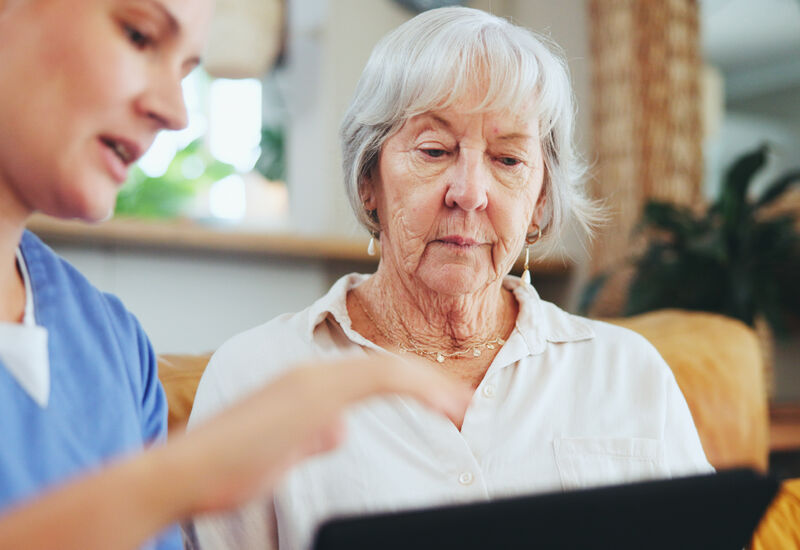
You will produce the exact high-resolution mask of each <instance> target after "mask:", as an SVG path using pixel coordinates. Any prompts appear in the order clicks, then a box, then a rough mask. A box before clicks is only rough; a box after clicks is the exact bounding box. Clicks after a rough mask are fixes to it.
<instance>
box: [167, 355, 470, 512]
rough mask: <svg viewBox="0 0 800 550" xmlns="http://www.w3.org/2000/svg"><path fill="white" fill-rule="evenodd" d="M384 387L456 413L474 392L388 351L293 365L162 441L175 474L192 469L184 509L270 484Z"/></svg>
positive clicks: (217, 506) (230, 500)
mask: <svg viewBox="0 0 800 550" xmlns="http://www.w3.org/2000/svg"><path fill="white" fill-rule="evenodd" d="M380 394H404V395H408V396H411V397H415V398H417V399H419V400H420V401H422V402H423V403H424V404H426V405H427V406H429V407H431V408H432V409H434V410H437V411H439V412H441V413H443V414H445V415H447V416H448V417H449V418H451V419H452V420H454V421H459V420H460V419H461V418H463V415H464V411H465V410H466V407H467V405H468V404H469V401H470V399H471V397H472V391H471V390H470V389H469V388H467V387H466V386H462V385H461V384H458V383H456V382H453V381H452V380H450V379H448V378H446V377H445V375H444V374H442V373H441V372H439V371H437V370H436V369H435V368H434V367H432V366H430V364H429V363H421V362H417V361H403V360H400V359H399V358H395V357H391V356H386V355H381V356H370V357H368V358H353V359H342V360H339V361H335V362H327V363H319V364H308V365H303V366H299V367H296V368H293V369H292V370H291V371H289V372H288V373H286V374H284V375H283V376H281V377H279V378H277V379H276V380H274V381H273V382H272V383H270V384H268V385H267V386H265V387H264V388H262V389H260V390H258V391H257V392H256V393H254V394H253V395H251V396H249V397H248V398H247V399H245V400H243V401H242V402H240V403H238V404H236V405H235V406H234V407H232V408H231V409H228V410H227V411H225V412H223V413H221V414H220V415H219V416H217V417H216V418H214V419H212V420H210V421H209V422H207V423H206V424H204V425H202V426H200V427H199V428H198V429H197V430H196V431H193V432H191V433H189V434H188V435H184V436H180V437H179V438H178V439H176V440H174V441H173V442H172V443H171V444H170V445H169V446H168V447H169V449H165V451H166V450H169V451H170V452H171V455H172V458H173V462H172V463H173V465H174V468H175V471H176V474H178V475H181V474H184V475H185V474H187V473H190V472H191V475H189V476H188V480H191V481H190V482H189V483H188V487H187V490H188V491H190V493H189V494H194V495H195V497H194V499H193V500H192V502H191V504H190V506H191V508H190V509H189V510H186V513H187V514H196V513H202V512H211V511H218V510H222V509H227V508H230V507H233V506H236V505H239V504H243V503H245V502H246V501H248V500H250V499H252V498H254V497H256V496H258V495H259V494H263V493H265V492H268V491H269V490H271V489H272V488H273V486H274V484H275V483H276V482H277V481H278V479H279V478H280V476H281V475H282V474H284V473H285V472H286V471H287V470H288V469H289V468H290V467H291V466H293V465H294V464H296V463H297V462H299V461H301V460H302V459H303V458H305V457H307V456H309V455H312V454H315V453H318V452H322V451H326V450H330V449H332V448H334V447H336V446H337V445H338V444H339V443H340V442H341V441H342V439H343V438H344V426H343V423H342V421H341V412H342V411H343V409H344V408H345V407H347V406H348V405H350V404H352V403H354V402H356V401H359V400H362V399H364V398H367V397H370V396H373V395H380ZM188 480H187V481H188Z"/></svg>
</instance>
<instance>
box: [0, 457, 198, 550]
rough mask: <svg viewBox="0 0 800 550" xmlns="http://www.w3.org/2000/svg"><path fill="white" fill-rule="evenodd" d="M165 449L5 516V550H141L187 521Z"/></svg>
mask: <svg viewBox="0 0 800 550" xmlns="http://www.w3.org/2000/svg"><path fill="white" fill-rule="evenodd" d="M163 451H164V450H163V449H162V448H158V449H153V450H150V451H148V452H146V453H144V454H141V455H138V456H136V457H134V458H129V459H125V460H122V461H120V462H118V463H116V464H113V465H111V466H109V467H107V468H104V469H102V470H100V471H98V472H95V473H92V474H90V475H88V476H86V477H81V478H78V479H75V480H73V481H70V482H68V483H66V484H65V485H63V486H61V487H59V488H57V489H55V490H53V491H51V492H49V493H46V494H44V495H42V496H41V497H38V498H35V499H34V500H32V501H30V502H27V503H25V504H23V505H22V506H20V507H18V508H15V509H13V510H11V511H10V512H9V513H7V514H6V515H3V516H0V548H25V549H27V550H37V549H43V550H44V549H48V550H50V549H52V548H59V549H62V550H72V549H75V550H92V549H103V550H116V549H127V548H131V549H133V548H138V547H139V546H141V545H142V544H143V543H144V542H145V541H147V540H148V539H149V538H151V537H152V536H153V534H154V533H157V532H158V531H160V530H162V529H163V528H165V527H167V526H168V525H169V524H171V523H174V522H175V521H176V520H178V519H179V518H181V517H182V516H183V515H184V509H185V504H184V503H183V499H182V498H181V495H180V493H179V492H178V491H179V490H180V488H179V485H180V478H179V477H176V474H177V473H178V472H176V471H175V468H172V467H171V466H170V462H171V461H170V459H169V456H168V453H165V452H163Z"/></svg>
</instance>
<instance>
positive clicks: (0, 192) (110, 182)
mask: <svg viewBox="0 0 800 550" xmlns="http://www.w3.org/2000/svg"><path fill="white" fill-rule="evenodd" d="M212 12H213V2H212V0H81V1H80V2H76V1H74V0H0V36H2V37H3V38H2V40H0V441H2V445H1V446H0V517H1V518H2V519H0V547H2V548H6V547H9V548H11V547H25V548H33V547H36V543H37V542H38V543H39V544H41V545H42V546H43V547H53V546H58V547H59V548H68V547H70V545H71V544H72V545H73V546H74V547H76V548H90V547H98V548H113V547H135V546H136V545H138V544H141V543H143V542H144V541H145V540H147V539H148V538H149V537H150V536H152V535H153V534H154V533H156V532H158V531H159V530H161V529H165V528H166V530H165V531H163V532H162V533H161V535H159V536H157V537H156V538H155V539H153V540H151V542H150V543H149V545H148V547H151V548H159V549H172V548H181V547H182V542H181V540H180V535H179V533H178V532H177V530H176V529H174V528H171V529H170V528H167V526H168V525H169V524H170V523H172V522H174V521H175V520H177V519H180V518H183V517H186V516H188V515H191V514H193V513H196V512H198V511H211V510H218V509H220V508H224V507H227V506H231V505H234V504H238V503H241V502H243V501H244V499H247V498H249V497H251V496H254V495H255V494H256V493H257V491H258V490H260V489H263V488H264V487H269V486H270V485H271V483H272V482H274V480H275V479H276V478H277V476H278V475H279V474H280V473H281V472H282V471H284V470H285V469H286V468H287V467H288V466H289V465H291V464H293V463H294V462H296V461H297V460H299V459H301V458H302V457H304V456H306V455H307V454H309V453H311V452H316V451H318V450H321V449H326V448H330V447H331V446H333V445H335V444H336V442H338V440H339V439H340V438H341V429H340V425H339V424H338V422H337V421H336V418H337V413H338V412H339V411H340V410H341V409H342V408H343V407H344V406H346V405H347V404H348V403H350V402H351V401H353V400H356V399H360V398H363V397H365V396H367V395H370V394H373V393H376V392H381V393H386V392H404V393H410V394H412V395H416V396H417V397H419V398H421V399H423V400H424V401H426V402H427V403H429V404H431V405H432V406H435V407H437V408H438V409H440V410H442V411H443V412H446V413H449V414H457V413H458V412H459V411H458V409H459V408H461V411H460V412H463V407H465V406H466V400H467V399H468V393H466V392H463V391H461V388H456V387H455V386H453V385H451V384H449V383H448V382H447V381H446V380H444V379H443V378H441V377H439V376H436V375H435V373H433V372H432V371H431V370H427V369H426V368H424V367H418V366H413V365H412V366H409V365H407V364H403V365H400V364H396V363H392V364H389V363H386V360H385V359H382V360H381V363H382V364H378V363H376V362H375V361H373V360H367V361H359V362H355V361H344V362H339V363H336V364H330V365H325V366H324V368H323V367H322V366H320V365H317V366H312V365H309V366H308V368H306V369H300V371H299V374H295V373H293V374H291V375H288V376H286V377H284V378H282V379H280V380H278V381H276V382H275V384H274V385H273V386H270V387H268V388H264V389H262V390H261V391H259V392H257V393H256V394H255V395H254V396H253V397H252V398H251V399H250V400H249V401H248V402H246V403H243V404H242V405H239V406H238V407H237V408H236V409H235V410H232V411H230V412H229V413H227V415H223V416H222V417H221V418H218V419H217V420H216V421H214V422H211V423H210V424H209V425H208V426H207V427H206V429H205V430H200V431H198V432H196V433H193V434H192V435H191V436H188V437H186V436H184V437H183V438H182V439H180V440H178V441H176V442H174V444H171V445H167V446H165V447H161V448H158V449H154V450H151V451H149V452H146V453H144V454H139V455H138V456H136V455H137V453H138V452H139V451H140V450H141V449H142V448H144V447H145V446H148V445H150V444H151V443H153V442H157V441H159V440H162V439H164V437H165V435H166V412H167V403H166V399H165V397H164V392H163V389H162V388H161V386H160V383H159V381H158V375H157V370H156V358H155V354H154V352H153V350H152V348H151V346H150V343H149V341H148V339H147V337H146V335H145V334H144V332H143V330H142V328H141V327H140V326H139V324H138V322H137V321H136V319H135V318H134V317H133V316H132V315H131V314H130V313H129V312H128V311H127V310H126V309H125V307H124V306H123V305H122V304H121V302H120V301H119V300H118V299H116V298H115V297H113V296H111V295H108V294H104V293H102V292H100V291H98V290H97V289H96V288H94V287H93V286H92V285H91V284H90V283H89V282H88V281H87V280H86V279H85V278H84V277H83V276H82V275H81V274H80V273H79V272H78V271H77V270H75V269H74V268H73V267H72V266H71V265H69V264H68V263H67V262H66V261H65V260H63V259H61V258H59V257H58V256H57V255H56V254H54V253H53V251H52V250H50V249H49V248H48V247H47V246H46V245H44V244H43V243H42V242H41V241H40V240H39V239H38V238H37V237H36V236H34V235H33V234H31V233H29V232H27V231H26V230H25V223H26V221H27V219H28V217H29V216H30V215H31V214H32V213H34V212H43V213H45V214H49V215H51V216H55V217H59V218H78V219H81V220H85V221H89V222H96V221H100V220H103V219H105V218H107V217H108V216H110V214H111V213H112V211H113V207H114V204H115V200H116V195H117V191H118V190H119V188H120V186H121V185H122V184H123V183H124V182H125V180H126V179H127V175H128V170H129V168H130V167H131V165H132V164H133V163H134V162H135V161H136V160H138V159H139V158H140V157H141V156H142V155H143V154H144V152H145V151H146V150H147V149H148V147H149V146H150V145H151V144H152V142H153V140H154V139H155V136H156V134H157V133H158V132H159V131H161V130H163V129H170V130H174V129H179V128H182V127H184V126H185V125H186V109H185V106H184V103H183V97H182V91H181V81H182V79H183V78H184V77H185V76H186V75H187V74H188V73H189V72H190V71H191V70H192V69H193V68H194V67H195V66H197V64H198V63H199V62H200V54H201V52H202V48H203V43H204V40H205V36H206V32H207V28H208V25H209V22H210V19H211V16H212ZM409 369H410V370H411V372H413V373H414V376H412V377H409V376H408V370H409ZM301 410H302V411H303V416H302V418H297V411H301ZM119 456H127V457H129V458H127V459H124V460H121V461H117V462H115V463H114V465H112V466H111V467H108V468H107V469H103V468H104V467H106V466H105V465H106V464H107V463H108V461H109V460H111V459H113V458H115V457H119ZM130 457H135V458H130ZM87 470H90V471H92V472H94V473H93V474H91V475H90V476H89V477H86V478H82V479H78V480H77V481H75V479H76V476H80V475H82V474H84V472H86V471H87ZM66 480H73V481H71V482H70V483H67V484H66V485H63V483H64V482H65V481H66ZM51 486H59V487H60V489H57V490H56V491H55V492H53V493H50V494H49V495H48V496H45V497H44V498H42V497H41V494H42V492H43V491H45V490H47V489H48V488H50V487H51ZM36 498H39V499H40V500H38V501H33V500H32V499H36ZM36 526H40V527H41V526H48V527H47V528H35V527H36ZM32 527H34V528H32ZM4 537H5V538H4ZM15 537H16V538H15ZM37 537H38V538H37ZM71 541H72V542H71Z"/></svg>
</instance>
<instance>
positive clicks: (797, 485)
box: [750, 479, 800, 550]
mask: <svg viewBox="0 0 800 550" xmlns="http://www.w3.org/2000/svg"><path fill="white" fill-rule="evenodd" d="M790 548H800V479H791V480H788V481H784V482H783V484H782V485H781V491H780V493H778V496H777V497H776V498H775V500H774V501H773V503H772V505H771V506H770V507H769V509H768V510H767V513H766V514H765V515H764V518H763V519H762V520H761V523H760V524H759V526H758V529H757V530H756V532H755V535H753V541H752V543H751V545H750V549H751V550H777V549H780V550H788V549H790Z"/></svg>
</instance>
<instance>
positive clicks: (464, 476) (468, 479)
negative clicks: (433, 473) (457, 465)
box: [458, 472, 472, 485]
mask: <svg viewBox="0 0 800 550" xmlns="http://www.w3.org/2000/svg"><path fill="white" fill-rule="evenodd" d="M458 482H459V483H460V484H461V485H469V484H470V483H472V473H470V472H461V473H460V474H459V476H458Z"/></svg>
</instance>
